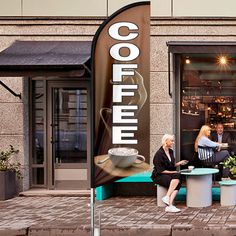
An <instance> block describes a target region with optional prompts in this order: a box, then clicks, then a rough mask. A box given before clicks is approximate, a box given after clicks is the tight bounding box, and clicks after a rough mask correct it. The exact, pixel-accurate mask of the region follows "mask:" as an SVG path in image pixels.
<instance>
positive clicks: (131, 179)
mask: <svg viewBox="0 0 236 236" xmlns="http://www.w3.org/2000/svg"><path fill="white" fill-rule="evenodd" d="M116 182H118V183H119V182H120V183H122V182H123V183H149V182H153V181H152V179H151V172H142V173H139V174H135V175H131V176H128V177H125V178H122V179H119V180H117V181H115V182H114V183H110V184H106V185H103V186H99V187H97V188H96V200H97V201H102V200H105V199H107V198H110V197H112V196H113V188H114V184H116ZM176 200H177V201H186V187H181V189H180V191H179V192H178V195H177V197H176ZM212 200H214V201H219V200H220V188H219V187H213V188H212Z"/></svg>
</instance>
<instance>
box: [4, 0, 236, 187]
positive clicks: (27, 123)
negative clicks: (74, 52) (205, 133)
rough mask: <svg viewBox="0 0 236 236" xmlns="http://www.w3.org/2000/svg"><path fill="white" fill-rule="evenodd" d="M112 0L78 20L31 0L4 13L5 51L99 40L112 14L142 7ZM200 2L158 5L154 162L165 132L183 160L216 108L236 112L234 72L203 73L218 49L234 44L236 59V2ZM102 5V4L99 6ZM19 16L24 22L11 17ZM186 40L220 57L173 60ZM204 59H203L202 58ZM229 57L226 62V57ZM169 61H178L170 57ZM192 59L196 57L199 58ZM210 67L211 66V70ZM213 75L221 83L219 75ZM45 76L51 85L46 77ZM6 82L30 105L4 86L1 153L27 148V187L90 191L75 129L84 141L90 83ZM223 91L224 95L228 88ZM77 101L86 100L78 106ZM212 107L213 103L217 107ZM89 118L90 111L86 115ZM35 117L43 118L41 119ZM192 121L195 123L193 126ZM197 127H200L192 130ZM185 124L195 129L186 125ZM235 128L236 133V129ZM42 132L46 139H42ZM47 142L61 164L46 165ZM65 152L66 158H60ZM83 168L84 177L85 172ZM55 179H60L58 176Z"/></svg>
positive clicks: (22, 156)
mask: <svg viewBox="0 0 236 236" xmlns="http://www.w3.org/2000/svg"><path fill="white" fill-rule="evenodd" d="M79 2H80V6H83V4H84V5H86V6H87V5H88V4H87V3H86V4H85V3H83V1H79ZM109 2H111V3H110V4H109V5H107V1H102V3H100V4H99V6H98V9H97V11H99V12H96V11H95V10H93V11H94V12H93V11H89V9H87V10H86V7H85V9H84V11H85V12H80V11H78V14H77V15H76V13H75V12H74V11H72V7H71V14H69V13H68V12H70V11H69V10H68V11H66V10H65V11H66V12H60V11H59V13H58V14H56V13H55V12H52V11H51V12H50V8H48V9H49V10H48V12H46V13H45V14H47V16H50V17H45V15H42V12H40V8H39V10H38V11H34V7H33V6H30V5H27V1H25V3H26V4H25V6H28V8H27V9H26V8H22V7H21V6H19V9H21V10H22V9H23V10H22V11H19V12H18V11H17V9H18V8H17V9H9V12H8V11H6V9H5V11H4V13H2V14H1V15H2V17H1V20H0V25H1V33H0V49H1V51H3V50H4V49H6V48H8V47H9V46H10V45H11V44H12V43H13V42H14V41H16V40H21V41H92V39H93V36H94V35H95V32H96V30H97V29H98V27H99V25H100V24H101V23H102V22H103V20H104V19H106V17H107V16H108V15H110V14H111V13H112V12H114V11H115V10H116V9H119V8H120V7H122V6H124V5H127V4H129V3H131V2H134V1H120V3H117V2H119V1H114V2H116V3H113V1H109ZM121 2H122V3H121ZM194 2H195V1H184V2H183V1H177V0H175V1H165V2H163V1H155V0H154V1H152V2H151V9H152V11H151V12H152V13H151V14H152V15H151V50H150V58H151V60H150V62H151V68H150V112H151V117H150V147H151V148H150V163H152V158H153V155H154V153H155V151H156V150H157V148H159V146H160V144H161V142H160V141H161V137H162V136H163V134H165V133H173V134H175V135H176V145H175V149H176V154H177V158H178V159H180V158H181V157H182V156H184V155H191V154H192V149H191V148H192V147H190V148H189V151H187V154H186V153H185V152H183V149H184V150H186V149H185V146H184V145H185V144H186V143H188V141H189V140H190V139H191V141H190V145H192V143H193V140H194V138H195V135H196V133H191V134H188V135H186V132H188V130H189V129H192V130H196V132H197V129H199V128H200V126H201V125H202V124H203V123H209V121H210V120H209V119H210V118H211V117H213V116H214V115H215V114H209V110H207V109H208V107H211V108H212V109H214V106H217V109H218V110H219V111H220V109H223V110H224V109H226V110H227V109H231V110H232V111H233V110H234V95H233V94H234V93H233V89H232V88H231V89H230V90H229V89H228V90H227V87H234V75H233V72H232V71H233V68H229V67H227V68H226V69H228V70H230V71H231V75H230V76H229V74H227V78H226V75H225V74H224V78H223V77H221V78H218V79H216V80H214V79H207V78H206V76H205V74H206V73H202V71H203V72H204V67H205V70H206V71H208V72H209V71H211V69H209V68H210V67H209V66H210V65H209V63H208V62H209V61H210V60H211V61H212V62H214V58H215V56H216V57H217V56H218V52H219V50H217V48H222V47H223V46H224V44H225V45H227V44H228V43H230V42H231V45H229V48H232V52H231V53H230V51H229V52H227V55H230V58H234V50H233V48H234V46H233V44H234V43H232V42H236V34H235V32H236V31H235V27H236V20H235V18H234V15H233V13H232V12H230V10H229V9H235V8H234V3H233V1H232V2H230V4H231V5H232V6H231V7H227V9H225V8H224V7H223V6H222V5H220V4H222V3H217V4H213V3H212V4H213V5H214V8H212V7H211V6H210V5H211V4H210V3H209V6H208V5H206V4H202V5H201V4H200V3H199V2H198V6H194ZM209 2H211V1H209ZM94 4H97V5H98V3H97V1H95V2H94ZM103 6H104V7H103ZM159 6H160V7H159ZM200 6H201V7H200ZM203 6H204V7H203ZM6 7H7V6H6ZM94 8H96V7H93V9H94ZM30 9H31V11H30ZM44 9H45V7H44ZM55 11H56V10H55ZM11 12H12V14H11ZM7 14H8V15H7ZM11 15H14V16H16V17H9V16H11ZM61 15H63V17H62V16H61ZM19 16H20V17H19ZM29 16H30V17H29ZM56 16H58V17H56ZM72 16H73V17H72ZM186 41H187V42H192V43H193V45H194V42H195V43H196V44H197V45H198V47H203V46H204V42H205V43H206V42H212V45H213V47H215V48H216V53H212V51H207V50H208V49H207V47H206V48H205V50H204V51H203V52H201V53H195V52H194V53H192V54H191V55H190V54H189V53H190V51H185V52H181V53H178V55H176V54H175V53H174V52H170V54H168V51H169V50H170V46H168V45H167V44H168V43H170V42H175V43H176V45H178V42H179V43H180V44H181V42H186ZM200 42H202V45H199V44H200ZM224 42H225V43H224ZM214 43H215V44H214ZM219 43H220V45H219ZM169 45H170V44H169ZM229 50H230V49H229ZM193 54H194V55H193ZM197 54H200V56H199V55H197ZM204 54H205V55H204ZM213 54H214V55H213ZM221 54H222V55H225V56H226V54H225V52H224V51H222V53H221ZM168 55H169V56H170V58H168ZM191 56H193V57H192V58H191ZM188 58H189V59H190V60H191V62H192V63H193V62H194V58H197V60H198V65H197V66H198V67H199V66H200V68H197V67H194V69H193V70H191V68H190V67H187V66H186V64H184V61H185V60H186V59H188ZM204 58H208V59H209V60H208V59H207V60H206V59H204ZM169 59H170V60H169ZM202 61H203V62H202ZM204 63H205V64H207V63H208V64H207V65H203V64H204ZM192 65H194V64H192ZM206 67H207V68H206ZM214 70H215V69H214ZM190 71H191V72H190ZM199 71H200V73H199ZM214 73H217V71H216V70H215V72H214ZM208 74H209V73H208ZM196 75H197V76H196ZM220 75H222V74H218V76H220ZM194 76H195V77H194ZM213 76H214V77H215V75H214V74H213ZM45 77H47V78H48V79H45ZM190 77H191V78H192V79H191V78H190ZM199 78H200V79H202V80H204V81H206V82H204V83H205V85H204V83H202V82H201V83H198V84H196V81H197V79H199ZM225 78H226V80H225V81H228V82H227V83H226V84H225V82H223V83H222V80H223V79H225ZM1 81H3V82H4V83H5V84H6V85H7V86H9V87H10V88H11V89H12V90H14V91H15V92H16V93H17V94H19V93H21V95H22V99H19V97H14V96H13V95H12V94H11V93H9V91H7V90H6V89H5V88H3V87H2V86H1V87H0V94H1V96H0V107H1V109H0V110H1V116H0V128H1V132H0V147H1V149H6V148H7V147H8V146H9V145H10V144H11V145H13V146H14V147H15V148H17V149H19V150H20V152H19V154H18V156H17V158H19V160H20V162H21V163H22V165H23V166H24V179H23V182H22V189H24V190H27V189H29V188H33V187H44V188H49V189H56V188H60V189H70V188H79V189H86V188H89V186H88V182H89V178H88V176H89V173H88V168H87V166H86V165H87V159H86V157H85V156H86V155H87V154H86V150H85V146H86V144H82V143H80V144H78V145H80V147H79V146H78V145H77V144H76V138H77V137H76V136H74V135H73V133H74V131H75V130H76V132H77V131H78V129H80V131H79V134H80V135H83V134H84V131H85V129H86V128H87V126H86V125H85V123H86V122H85V120H86V116H87V115H88V113H86V108H88V107H89V96H88V94H89V87H88V85H86V84H84V81H81V80H80V79H79V80H78V79H74V78H72V77H70V79H68V78H67V77H65V76H64V77H63V76H57V78H55V75H54V76H47V75H45V76H42V75H41V76H40V77H38V76H31V77H25V76H19V77H15V76H14V77H12V76H11V75H8V76H6V77H1ZM186 81H187V82H186ZM219 82H220V83H219ZM191 83H192V84H191ZM207 86H208V87H209V86H211V88H213V87H214V93H212V94H210V96H208V95H209V94H207V89H206V87H207ZM221 87H222V88H223V89H220V88H221ZM191 89H192V90H191ZM224 89H226V90H224ZM183 90H185V91H187V90H188V91H187V92H188V94H187V95H184V92H183ZM223 90H224V91H223ZM49 91H50V94H49ZM199 91H200V92H199ZM42 94H44V95H45V96H46V95H47V100H45V99H43V97H44V96H41V95H42ZM170 95H171V96H170ZM222 96H223V99H228V105H225V103H224V104H223V103H218V105H215V104H213V103H215V102H213V99H216V98H215V97H219V98H221V97H222ZM76 97H79V99H75V98H76ZM194 99H195V100H194ZM207 99H208V100H207ZM209 99H210V100H211V101H209ZM189 100H192V101H193V100H194V101H196V102H195V104H190V103H189ZM39 101H40V102H39ZM77 101H81V102H80V103H77ZM231 101H232V102H231ZM53 104H54V105H53ZM55 104H56V105H55ZM85 104H87V105H85ZM202 104H205V105H202ZM210 104H212V105H211V106H210ZM187 105H188V106H189V107H191V108H193V109H192V110H191V111H190V112H189V113H188V110H187V111H185V110H184V108H185V107H184V106H187ZM208 105H209V106H208ZM199 106H200V107H199ZM223 106H225V108H223ZM228 107H230V108H228ZM58 108H59V109H58ZM79 108H81V112H80V114H81V117H80V116H77V115H75V110H76V109H77V110H78V109H79ZM218 110H217V112H218ZM182 111H183V112H182ZM207 111H208V113H207V115H206V112H207ZM195 112H196V113H195ZM42 113H43V114H45V115H46V116H44V117H46V120H45V119H44V120H45V121H44V122H43V123H42ZM82 113H84V114H83V115H84V116H83V115H82ZM185 113H187V114H185ZM194 113H195V114H194ZM13 114H14V115H13ZM31 114H35V116H32V115H31ZM230 114H231V118H230V117H228V118H230V119H231V120H229V119H228V120H225V121H224V120H222V121H223V122H224V123H233V122H234V121H233V120H232V119H233V118H232V117H233V113H232V112H231V113H230ZM225 115H227V114H225ZM201 116H203V117H202V118H201V119H200V121H199V122H198V123H197V122H195V119H197V120H198V118H199V117H201ZM52 121H57V122H60V127H61V129H60V130H57V127H58V123H55V122H54V125H55V126H51V124H53V122H52ZM186 122H189V124H190V126H189V127H188V125H187V123H186ZM193 123H194V124H195V125H194V126H191V124H193ZM183 124H184V125H185V124H186V125H187V126H186V127H185V126H183ZM231 128H232V129H233V128H234V127H231ZM42 130H43V132H44V135H45V136H46V137H48V141H45V140H44V141H43V139H42V137H43V136H42ZM232 131H233V130H232ZM47 132H49V133H50V134H55V136H57V137H59V139H60V141H61V143H59V144H58V145H54V147H55V148H52V145H51V144H50V143H51V141H52V142H53V140H50V139H49V138H51V136H50V135H47ZM194 132H195V131H194ZM77 133H78V132H77ZM35 134H37V135H38V136H37V137H35ZM232 135H233V134H232ZM45 136H44V137H45ZM49 136H50V137H49ZM190 136H191V137H190ZM35 138H37V139H35ZM54 139H55V138H54ZM32 140H33V141H34V142H33V141H32ZM72 140H73V141H72ZM185 140H187V141H185ZM42 142H44V146H45V147H47V151H44V154H43V155H44V158H45V159H46V160H47V163H53V165H52V164H51V165H50V164H47V165H46V164H45V165H44V162H42V160H41V159H40V158H41V157H42V149H40V147H42ZM72 142H73V143H72ZM62 146H63V147H67V149H65V150H62V149H61V147H62ZM187 149H188V147H187ZM68 150H70V151H71V155H70V157H69V158H67V157H66V153H65V151H68ZM57 152H61V154H62V156H61V157H62V158H58V157H57V155H56V153H57ZM63 152H64V153H63ZM54 154H55V155H54ZM73 155H80V157H81V158H80V160H81V161H77V160H78V159H76V160H75V159H74V158H73ZM45 159H44V160H45ZM66 162H67V163H66ZM54 164H55V165H54ZM76 170H81V171H80V172H79V174H78V173H77V171H76ZM73 171H74V172H75V175H73V174H72V176H71V173H72V172H73ZM55 176H57V177H56V178H55ZM61 176H67V177H66V178H64V177H61ZM73 178H74V179H73ZM75 180H76V181H77V182H76V183H75V182H73V181H75ZM56 181H57V182H56ZM78 181H79V182H78ZM75 185H76V186H77V187H75Z"/></svg>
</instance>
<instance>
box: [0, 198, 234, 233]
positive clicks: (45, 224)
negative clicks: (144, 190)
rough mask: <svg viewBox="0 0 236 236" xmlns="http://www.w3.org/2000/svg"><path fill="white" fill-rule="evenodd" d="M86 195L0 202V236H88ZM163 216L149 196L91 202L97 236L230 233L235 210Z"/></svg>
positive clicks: (187, 210) (189, 210) (189, 211)
mask: <svg viewBox="0 0 236 236" xmlns="http://www.w3.org/2000/svg"><path fill="white" fill-rule="evenodd" d="M89 202H90V200H89V197H75V196H73V197H51V196H45V197H42V196H40V197H17V198H14V199H11V200H7V201H0V236H13V235H14V236H16V235H17V236H26V235H30V236H57V235H58V236H61V235H64V236H72V235H78V236H84V235H90V206H89ZM177 206H178V207H179V208H181V210H182V212H181V213H165V211H164V208H160V207H159V208H158V207H157V206H156V198H154V197H132V198H131V197H129V198H121V197H115V198H111V199H108V200H105V201H102V202H96V220H95V223H96V226H97V227H98V215H99V212H100V216H101V235H102V236H106V235H109V236H111V235H118V236H121V235H124V236H125V235H130V236H131V235H135V236H138V235H144V236H151V235H155V236H157V235H158V236H161V235H177V236H182V235H183V236H185V235H198V236H203V235H209V236H210V235H217V236H218V235H219V236H226V235H236V207H221V206H220V204H219V202H214V204H213V206H212V207H207V208H187V207H186V206H185V203H177Z"/></svg>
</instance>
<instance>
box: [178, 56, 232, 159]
mask: <svg viewBox="0 0 236 236" xmlns="http://www.w3.org/2000/svg"><path fill="white" fill-rule="evenodd" d="M181 61H182V63H181V65H182V66H181V97H180V99H181V101H180V106H181V109H180V114H181V115H180V125H181V127H180V137H181V140H180V143H181V145H180V146H181V149H180V150H181V159H188V160H192V159H193V155H194V141H195V139H196V137H197V135H198V132H199V130H200V128H201V126H202V125H204V124H207V125H209V126H210V127H211V128H212V132H214V130H215V126H216V124H217V123H222V124H223V125H224V131H225V132H229V133H230V136H231V143H230V144H229V147H230V150H231V154H233V153H236V95H235V92H236V55H234V54H227V55H219V54H202V53H201V54H183V55H182V58H181Z"/></svg>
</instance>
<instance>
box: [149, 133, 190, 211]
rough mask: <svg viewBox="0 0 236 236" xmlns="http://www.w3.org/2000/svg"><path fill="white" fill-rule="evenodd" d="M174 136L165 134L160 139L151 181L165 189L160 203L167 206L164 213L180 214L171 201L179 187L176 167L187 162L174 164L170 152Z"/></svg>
mask: <svg viewBox="0 0 236 236" xmlns="http://www.w3.org/2000/svg"><path fill="white" fill-rule="evenodd" d="M173 144H174V136H173V135H170V134H165V135H164V136H163V137H162V146H161V147H160V149H159V150H158V151H157V152H156V154H155V156H154V159H153V164H154V169H153V172H152V176H151V178H152V180H153V182H154V183H156V184H159V185H161V186H163V187H165V188H167V189H168V190H167V193H166V196H164V197H163V198H162V201H163V202H164V203H165V204H166V205H167V207H166V209H165V211H166V212H180V209H178V208H176V207H175V206H173V201H174V199H175V197H176V195H177V193H178V191H179V189H180V187H181V180H180V177H181V176H180V174H179V173H178V172H177V171H176V167H178V166H180V165H185V164H187V162H188V161H186V160H182V161H179V162H177V163H175V158H174V152H173V150H172V147H173Z"/></svg>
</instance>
